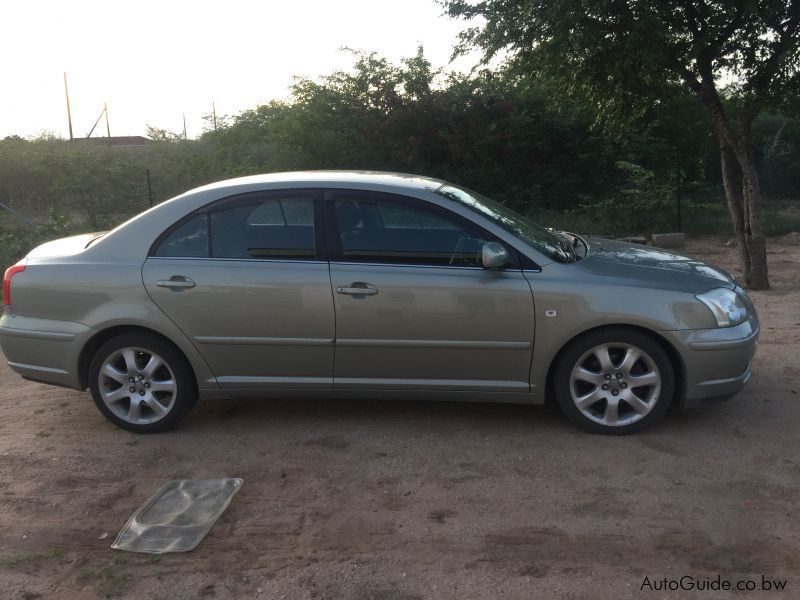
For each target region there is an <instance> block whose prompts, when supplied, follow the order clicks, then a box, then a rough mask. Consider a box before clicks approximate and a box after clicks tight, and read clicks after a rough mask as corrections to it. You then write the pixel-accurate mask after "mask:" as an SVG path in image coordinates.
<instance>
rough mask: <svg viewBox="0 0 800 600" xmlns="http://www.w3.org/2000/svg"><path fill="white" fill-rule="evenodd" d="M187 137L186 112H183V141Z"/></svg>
mask: <svg viewBox="0 0 800 600" xmlns="http://www.w3.org/2000/svg"><path fill="white" fill-rule="evenodd" d="M188 139H189V138H188V137H187V136H186V113H183V141H184V142H185V141H186V140H188Z"/></svg>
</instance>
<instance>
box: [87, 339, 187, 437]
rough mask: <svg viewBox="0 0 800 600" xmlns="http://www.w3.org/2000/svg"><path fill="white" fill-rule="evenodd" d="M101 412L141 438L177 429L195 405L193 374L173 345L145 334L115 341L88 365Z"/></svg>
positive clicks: (93, 396) (99, 351)
mask: <svg viewBox="0 0 800 600" xmlns="http://www.w3.org/2000/svg"><path fill="white" fill-rule="evenodd" d="M89 386H90V389H91V393H92V398H93V399H94V402H95V404H96V405H97V408H99V409H100V412H101V413H103V415H104V416H105V417H106V418H107V419H108V420H109V421H111V422H112V423H114V424H115V425H117V426H118V427H122V428H123V429H127V430H129V431H135V432H139V433H147V432H157V431H164V430H166V429H170V428H172V427H174V426H175V425H176V424H177V423H178V421H180V419H181V418H183V416H184V415H185V414H186V413H187V412H189V410H190V409H191V408H192V406H194V403H195V401H196V399H197V385H196V382H195V379H194V375H193V373H192V370H191V368H190V366H189V364H188V362H187V361H186V359H185V358H184V357H183V355H181V353H180V352H179V351H178V350H176V349H175V348H174V347H173V346H172V345H171V344H169V343H168V342H166V341H164V340H162V339H160V338H158V337H156V336H151V335H147V334H142V333H126V334H121V335H118V336H115V337H113V338H111V339H110V340H109V341H107V342H106V343H105V344H103V345H102V346H101V347H100V348H99V349H98V350H97V352H96V353H95V355H94V358H93V359H92V362H91V364H90V365H89Z"/></svg>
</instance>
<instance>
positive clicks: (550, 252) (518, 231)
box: [436, 184, 570, 262]
mask: <svg viewBox="0 0 800 600" xmlns="http://www.w3.org/2000/svg"><path fill="white" fill-rule="evenodd" d="M436 193H437V194H440V195H442V196H445V197H446V198H449V199H450V200H455V201H456V202H459V203H460V204H462V205H464V206H466V207H467V208H469V209H470V210H473V211H475V212H477V213H480V214H481V215H482V216H484V217H486V218H487V219H489V220H490V221H492V222H493V223H495V224H497V225H499V226H500V227H502V228H503V229H505V230H506V231H508V232H509V233H513V234H514V235H515V236H517V237H518V238H519V239H521V240H522V241H523V242H525V243H526V244H528V245H529V246H531V247H533V248H536V249H537V250H538V251H539V252H541V253H542V254H544V255H545V256H548V257H550V258H553V259H556V260H559V261H562V262H568V261H569V260H570V256H569V254H568V253H567V252H566V251H565V250H564V248H563V246H562V245H561V244H560V243H559V241H558V238H557V237H556V235H555V233H553V232H552V231H549V230H548V229H545V228H544V227H542V226H541V225H538V224H537V223H534V222H533V221H531V220H530V219H528V218H527V217H525V216H523V215H521V214H519V213H518V212H515V211H513V210H511V209H510V208H508V207H507V206H503V205H502V204H500V203H499V202H495V201H494V200H490V199H489V198H487V197H486V196H482V195H481V194H478V193H476V192H473V191H469V190H465V189H464V188H460V187H456V186H453V185H449V184H445V185H443V186H442V187H440V188H439V189H438V190H436Z"/></svg>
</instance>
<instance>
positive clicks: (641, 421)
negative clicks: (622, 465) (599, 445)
mask: <svg viewBox="0 0 800 600" xmlns="http://www.w3.org/2000/svg"><path fill="white" fill-rule="evenodd" d="M614 344H620V345H622V344H627V345H630V346H634V347H636V348H638V349H640V350H642V351H644V352H645V353H646V354H647V355H649V359H651V361H652V363H654V364H655V366H656V367H657V371H658V375H660V389H659V388H657V387H656V386H652V387H643V388H639V387H636V388H634V386H633V385H632V384H626V388H627V387H628V385H630V387H631V390H629V391H630V392H633V389H637V390H642V389H643V390H644V391H645V393H649V394H651V395H652V398H651V400H650V405H651V406H652V408H650V409H649V412H647V413H646V414H644V416H639V415H637V414H635V411H633V410H632V405H629V404H627V403H626V402H625V401H624V400H622V399H618V400H616V402H618V403H619V405H620V407H621V408H620V411H629V412H626V413H625V414H626V415H629V416H628V418H637V419H638V420H635V421H633V422H630V423H627V424H624V423H623V424H619V425H614V426H612V425H607V424H603V423H599V422H597V421H595V420H592V418H590V417H589V416H587V415H586V414H584V412H582V411H581V410H580V409H579V408H578V406H577V405H576V402H575V401H574V400H573V397H572V385H573V384H572V382H571V376H572V370H573V368H574V367H576V366H577V363H578V361H581V364H584V365H585V364H587V363H585V362H583V360H582V359H583V358H584V357H585V355H587V353H590V352H591V351H592V350H593V349H595V348H597V347H598V346H603V345H608V347H609V348H610V349H611V351H610V353H609V354H610V355H612V365H613V364H614V360H613V358H614V357H613V355H614V353H615V352H618V351H620V352H621V350H617V349H616V348H615V346H614ZM588 360H589V361H590V362H591V361H592V360H594V359H593V355H591V354H590V355H589V358H588ZM652 363H651V364H652ZM597 364H598V365H599V363H597ZM642 365H644V363H638V364H637V368H639V369H640V370H644V367H643V366H642ZM616 369H617V368H616V367H615V368H614V369H613V370H616ZM590 370H592V371H595V370H598V371H601V372H602V371H603V370H602V368H600V369H590ZM613 377H616V374H614V375H613ZM611 381H612V382H613V384H612V385H614V386H616V385H617V383H616V381H614V379H612V380H611ZM622 381H627V379H623V380H622ZM579 383H581V382H579ZM552 384H553V389H554V392H555V398H556V400H557V402H558V404H559V406H560V407H561V410H562V411H563V413H564V414H565V415H566V416H567V418H568V419H569V420H570V421H572V422H573V423H575V424H576V425H578V426H580V427H582V428H583V429H585V430H587V431H590V432H592V433H600V434H606V435H625V434H629V433H635V432H637V431H641V430H642V429H645V428H646V427H649V426H650V425H652V424H653V423H655V422H656V421H658V420H659V419H660V418H661V417H663V416H664V413H665V412H666V411H667V409H668V408H669V406H670V404H671V403H672V400H673V397H674V395H675V370H674V368H673V366H672V361H671V360H670V358H669V356H668V355H667V353H666V351H665V350H664V348H663V347H662V346H661V345H660V344H659V343H658V341H656V340H655V339H654V338H653V337H652V336H651V335H648V334H647V333H644V332H642V331H637V330H633V329H626V328H624V327H609V328H606V329H599V330H597V331H593V332H589V333H586V334H584V335H581V336H579V337H577V338H576V339H574V340H573V341H572V342H570V343H569V344H568V345H567V347H566V348H564V350H563V352H562V353H561V354H560V356H559V357H558V359H557V363H556V364H555V366H554V370H553V378H552ZM591 385H593V384H587V386H589V391H590V392H591V390H592V389H595V390H596V391H597V392H598V394H599V395H600V396H604V398H603V399H601V400H598V401H597V402H596V403H595V404H593V405H591V407H590V408H587V409H586V410H587V411H589V412H592V411H594V410H595V407H599V409H597V410H598V411H603V410H605V405H606V404H605V403H607V402H608V400H609V396H610V394H611V393H612V392H613V390H608V391H601V389H600V387H599V386H598V387H597V388H591ZM624 391H625V390H619V389H617V394H620V393H622V392H624ZM588 393H589V392H587V395H588ZM637 393H638V392H637ZM595 418H600V415H599V412H598V414H596V415H595Z"/></svg>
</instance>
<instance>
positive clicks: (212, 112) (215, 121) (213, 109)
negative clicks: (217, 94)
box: [211, 100, 217, 131]
mask: <svg viewBox="0 0 800 600" xmlns="http://www.w3.org/2000/svg"><path fill="white" fill-rule="evenodd" d="M211 115H212V116H213V117H214V131H216V130H217V106H216V105H215V104H214V101H213V100H212V101H211Z"/></svg>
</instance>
